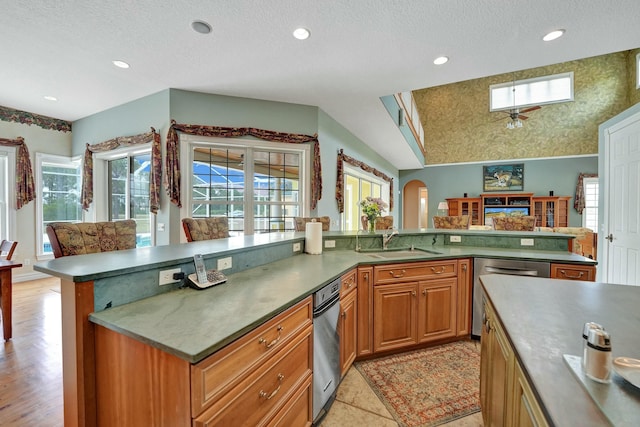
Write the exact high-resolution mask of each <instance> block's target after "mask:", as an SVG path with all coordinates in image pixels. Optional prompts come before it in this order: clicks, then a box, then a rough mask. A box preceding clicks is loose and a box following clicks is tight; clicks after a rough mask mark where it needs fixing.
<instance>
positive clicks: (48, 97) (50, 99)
mask: <svg viewBox="0 0 640 427" xmlns="http://www.w3.org/2000/svg"><path fill="white" fill-rule="evenodd" d="M44 99H46V100H47V101H57V100H58V98H56V97H55V96H51V95H45V96H44Z"/></svg>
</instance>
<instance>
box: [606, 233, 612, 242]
mask: <svg viewBox="0 0 640 427" xmlns="http://www.w3.org/2000/svg"><path fill="white" fill-rule="evenodd" d="M605 239H607V240H608V241H610V242H613V234H609V235H608V236H607V237H605Z"/></svg>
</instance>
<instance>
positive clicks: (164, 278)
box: [158, 268, 182, 286]
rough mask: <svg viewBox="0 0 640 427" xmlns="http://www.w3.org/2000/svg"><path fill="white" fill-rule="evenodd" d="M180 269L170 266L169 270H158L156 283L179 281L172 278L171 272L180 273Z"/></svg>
mask: <svg viewBox="0 0 640 427" xmlns="http://www.w3.org/2000/svg"><path fill="white" fill-rule="evenodd" d="M181 271H182V270H181V269H179V268H172V269H171V270H162V271H161V272H160V277H159V278H158V285H160V286H163V285H168V284H169V283H175V282H179V281H180V280H176V279H174V278H173V273H180V272H181Z"/></svg>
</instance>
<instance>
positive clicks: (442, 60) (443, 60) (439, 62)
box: [433, 56, 449, 65]
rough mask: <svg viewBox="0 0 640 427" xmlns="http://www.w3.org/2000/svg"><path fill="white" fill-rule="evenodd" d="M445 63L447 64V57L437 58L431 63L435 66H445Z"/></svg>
mask: <svg viewBox="0 0 640 427" xmlns="http://www.w3.org/2000/svg"><path fill="white" fill-rule="evenodd" d="M447 62H449V57H447V56H439V57H437V58H436V59H434V60H433V63H434V64H436V65H442V64H446V63H447Z"/></svg>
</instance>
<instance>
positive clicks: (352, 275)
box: [340, 270, 358, 298]
mask: <svg viewBox="0 0 640 427" xmlns="http://www.w3.org/2000/svg"><path fill="white" fill-rule="evenodd" d="M357 271H358V270H352V271H350V272H348V273H347V274H345V275H344V276H342V287H341V288H340V298H344V297H345V296H346V295H347V294H348V293H350V292H352V291H354V290H356V288H357V287H358V286H357V283H358V282H357V281H356V273H357Z"/></svg>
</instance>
